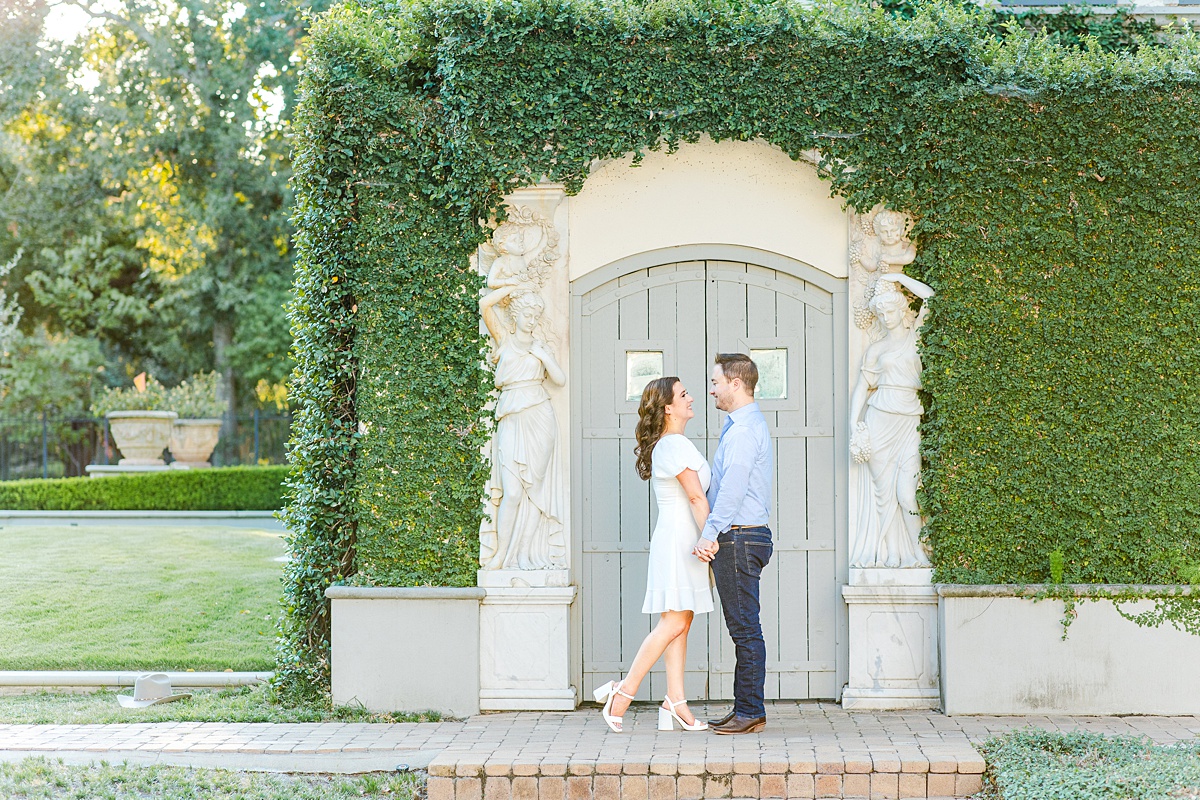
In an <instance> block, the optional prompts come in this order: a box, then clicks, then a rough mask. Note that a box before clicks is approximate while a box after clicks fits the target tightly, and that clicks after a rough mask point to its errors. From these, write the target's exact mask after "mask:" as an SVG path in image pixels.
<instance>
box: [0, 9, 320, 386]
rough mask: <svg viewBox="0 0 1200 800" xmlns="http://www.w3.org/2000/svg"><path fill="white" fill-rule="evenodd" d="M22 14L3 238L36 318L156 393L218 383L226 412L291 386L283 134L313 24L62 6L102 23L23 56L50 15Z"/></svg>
mask: <svg viewBox="0 0 1200 800" xmlns="http://www.w3.org/2000/svg"><path fill="white" fill-rule="evenodd" d="M24 2H25V5H24V6H23V7H22V8H20V9H18V10H19V11H21V13H20V14H18V17H20V18H21V19H22V20H24V21H25V23H23V24H22V25H18V26H16V27H17V28H20V29H21V30H23V31H25V35H24V37H23V38H22V37H19V36H17V35H16V34H12V35H9V34H5V35H4V38H3V39H0V49H3V50H5V51H7V52H6V53H5V55H3V56H0V65H3V68H4V70H5V71H4V73H3V86H4V89H5V90H6V93H8V94H9V95H10V97H9V99H6V100H2V101H0V115H2V118H0V122H2V123H3V124H4V127H5V130H6V132H7V133H8V135H9V137H10V139H15V140H16V141H17V144H18V146H16V147H10V148H8V151H7V152H8V154H9V157H8V158H7V159H6V160H0V173H5V172H7V173H8V174H15V175H16V176H17V179H16V180H13V181H10V182H9V187H8V188H9V191H8V192H7V193H6V194H5V196H4V200H3V202H2V204H0V214H3V215H4V218H5V220H6V222H7V223H9V224H8V226H7V229H6V232H5V233H4V234H0V236H5V237H7V238H8V239H9V242H8V244H9V246H10V247H11V246H13V245H16V244H17V243H21V244H26V245H27V249H29V250H31V251H36V257H35V258H33V259H31V263H30V265H29V266H28V272H27V279H26V283H27V286H28V295H29V297H28V299H29V301H30V304H29V308H30V316H31V317H32V319H33V320H37V319H45V320H48V321H50V324H51V326H52V327H53V328H57V329H62V330H67V331H71V332H74V333H77V334H81V335H82V334H87V335H95V336H96V337H97V338H99V339H100V340H101V341H102V342H104V343H105V344H106V346H107V347H108V348H109V350H110V353H112V354H115V355H116V356H117V357H118V358H119V359H120V360H121V361H123V362H125V363H126V364H129V365H131V366H136V367H145V368H148V369H150V370H151V371H152V372H155V373H156V374H157V375H159V376H160V377H162V378H163V379H165V380H167V381H170V380H172V379H176V378H181V377H184V376H185V375H187V374H189V373H191V372H195V371H197V370H200V369H210V368H216V369H217V370H218V371H219V372H220V373H221V374H222V376H223V388H224V392H225V395H226V397H227V398H228V399H229V402H230V405H231V407H232V406H233V405H234V404H235V403H236V400H237V398H238V397H239V395H240V397H241V398H242V399H243V400H244V399H246V398H247V397H248V396H249V395H250V393H251V392H252V391H253V389H254V387H255V386H256V384H258V383H259V382H260V381H265V382H266V383H268V384H275V383H279V382H281V381H282V380H284V379H285V377H286V376H287V374H288V373H289V371H290V365H289V361H288V356H287V351H288V345H289V342H290V335H289V331H288V325H287V321H286V318H285V317H284V314H283V311H282V306H283V303H284V302H285V300H286V298H287V295H288V290H289V284H290V278H291V260H292V256H291V249H290V226H289V223H288V219H287V214H288V204H289V191H288V186H287V181H288V178H289V176H290V164H289V161H288V155H287V148H288V145H287V143H286V141H285V139H284V136H283V129H284V125H285V124H286V121H287V116H288V113H289V109H290V106H291V96H292V93H293V83H294V82H293V75H294V73H295V69H296V67H295V64H296V62H297V61H298V59H299V56H300V54H299V50H298V42H299V40H300V37H301V35H302V34H303V23H302V15H303V13H305V11H306V9H298V8H296V7H295V6H285V5H284V4H283V3H282V2H279V0H264V2H261V3H257V4H254V5H252V6H249V7H247V6H245V5H243V4H242V3H238V2H232V1H231V0H191V1H190V2H179V3H176V2H169V1H168V0H130V2H125V3H121V4H111V3H88V2H84V1H83V0H78V1H76V0H70V1H69V2H66V3H64V4H65V5H72V6H76V7H78V8H81V9H83V10H84V11H85V12H87V14H88V15H89V16H90V17H91V18H92V19H93V21H94V23H95V25H94V26H93V27H92V28H90V29H88V31H87V32H85V34H84V35H83V36H81V37H80V39H79V40H77V41H76V42H74V43H71V44H67V45H55V44H53V43H49V42H46V41H42V42H41V43H40V44H38V45H37V46H36V47H34V48H32V49H31V48H30V47H29V44H28V39H29V35H28V30H27V29H28V28H29V27H30V26H29V25H28V24H27V21H28V20H29V19H35V20H40V18H41V16H43V15H44V14H45V12H46V6H45V5H43V4H41V3H39V2H35V0H24ZM10 13H11V10H10ZM13 53H23V54H24V55H25V56H26V58H24V59H19V58H17V57H16V56H14V55H13ZM31 73H32V74H31ZM4 163H7V165H8V166H7V170H6V167H5V166H4ZM14 164H15V168H14V166H13V165H14ZM0 179H2V178H0ZM3 244H4V242H3V240H2V239H0V245H3ZM0 252H3V251H0Z"/></svg>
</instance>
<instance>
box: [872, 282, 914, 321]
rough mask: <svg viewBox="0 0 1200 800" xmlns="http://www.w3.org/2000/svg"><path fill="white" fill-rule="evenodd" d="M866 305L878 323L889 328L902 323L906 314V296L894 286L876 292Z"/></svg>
mask: <svg viewBox="0 0 1200 800" xmlns="http://www.w3.org/2000/svg"><path fill="white" fill-rule="evenodd" d="M892 285H893V286H894V285H895V284H892ZM868 305H869V306H870V308H871V311H872V312H874V314H875V317H876V319H878V320H879V322H880V324H882V325H883V327H884V328H886V329H889V330H890V329H892V328H894V327H896V326H897V325H899V324H901V323H903V322H904V318H905V317H906V316H907V314H908V298H907V297H905V296H904V293H903V292H901V291H900V290H899V289H895V288H892V289H888V290H886V291H883V292H880V293H878V294H876V295H875V296H874V297H872V298H871V302H870V303H869V304H868Z"/></svg>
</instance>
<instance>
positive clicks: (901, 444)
mask: <svg viewBox="0 0 1200 800" xmlns="http://www.w3.org/2000/svg"><path fill="white" fill-rule="evenodd" d="M889 284H890V287H889ZM896 284H901V285H903V286H905V287H907V288H909V289H910V290H911V291H912V292H913V294H915V295H917V296H918V297H920V298H922V299H927V298H929V297H932V296H933V290H932V289H930V288H929V287H928V286H926V285H925V284H923V283H921V282H920V281H917V280H915V279H913V278H910V277H908V276H906V275H903V274H901V273H892V274H888V275H882V276H880V278H879V281H878V284H877V286H876V291H875V292H874V296H873V297H872V298H871V300H870V304H869V305H870V309H871V311H872V312H873V313H874V314H875V317H876V320H877V322H878V325H879V327H880V328H881V329H882V330H883V336H882V338H880V339H879V340H878V341H875V342H873V343H872V344H870V345H869V346H868V347H867V350H866V353H865V354H864V355H863V363H862V368H861V370H860V372H859V379H858V385H857V386H855V388H854V392H853V393H852V394H851V396H850V422H851V425H852V428H853V430H852V433H851V439H850V451H851V456H852V457H853V460H854V462H855V463H856V464H858V465H859V466H858V468H857V469H856V470H855V471H856V472H857V473H858V480H859V495H858V496H859V507H858V535H857V538H856V540H855V541H854V542H852V543H851V551H850V565H851V566H853V567H927V566H929V558H928V557H927V556H926V554H925V551H924V548H923V547H922V545H921V541H920V534H921V524H922V522H921V516H920V512H919V511H918V509H917V484H918V480H919V478H920V472H921V454H920V444H921V440H920V436H919V433H918V430H917V428H918V425H919V424H920V422H921V413H922V410H923V409H922V408H921V401H920V399H919V398H918V396H917V391H918V390H919V389H920V388H921V358H920V355H919V354H918V353H917V338H918V330H919V328H920V323H921V321H922V319H923V318H924V313H925V307H924V306H922V309H921V313H920V314H919V315H917V316H916V317H915V319H914V318H913V315H911V314H909V313H908V298H907V297H906V296H905V295H904V294H903V293H902V292H901V291H900V290H899V289H898V288H897V287H896Z"/></svg>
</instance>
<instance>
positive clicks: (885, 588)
mask: <svg viewBox="0 0 1200 800" xmlns="http://www.w3.org/2000/svg"><path fill="white" fill-rule="evenodd" d="M905 573H909V575H906V574H905ZM928 573H929V570H889V569H880V570H873V569H860V570H851V580H852V581H855V582H856V583H857V585H851V586H844V587H842V597H843V598H844V599H845V600H846V604H847V605H848V606H849V610H850V680H849V683H848V685H847V687H846V690H845V691H844V692H843V693H842V707H843V708H844V709H846V710H847V711H883V710H887V709H897V710H900V709H921V708H937V707H938V706H939V705H940V703H941V697H940V694H939V688H938V676H939V670H938V649H937V646H938V635H937V631H938V627H937V626H938V595H937V592H936V591H935V590H934V588H933V587H932V586H930V585H928V584H926V585H924V586H921V585H907V586H906V585H902V584H900V583H898V581H899V580H903V579H905V578H914V579H922V578H923V579H925V580H928Z"/></svg>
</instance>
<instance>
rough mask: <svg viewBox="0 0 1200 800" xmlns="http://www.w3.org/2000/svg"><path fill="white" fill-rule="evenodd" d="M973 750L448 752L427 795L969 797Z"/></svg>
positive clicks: (444, 798)
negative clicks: (713, 755)
mask: <svg viewBox="0 0 1200 800" xmlns="http://www.w3.org/2000/svg"><path fill="white" fill-rule="evenodd" d="M983 768H984V765H983V761H982V760H980V759H979V757H978V755H976V754H975V753H974V752H973V751H972V752H970V753H963V754H962V756H961V757H959V758H954V757H944V758H939V759H938V760H933V761H931V760H929V759H925V758H912V759H904V758H896V757H895V756H892V757H891V758H890V759H889V758H888V757H886V756H885V757H884V758H879V757H876V758H875V759H874V760H872V758H871V757H870V756H866V757H865V758H864V757H855V756H848V757H846V758H843V759H841V760H836V759H832V760H820V761H817V760H816V759H815V758H806V757H801V758H795V757H787V756H785V757H782V758H779V759H778V760H768V759H767V758H765V757H764V758H762V759H761V760H759V759H754V760H751V761H732V760H731V761H720V760H718V761H717V762H715V763H714V762H712V761H708V762H705V763H701V762H699V761H691V762H689V761H684V760H680V759H679V758H678V757H675V758H672V757H671V756H655V757H653V758H652V759H651V760H649V761H647V760H644V758H643V759H642V760H631V761H625V762H620V763H618V762H601V761H595V760H591V759H579V760H572V759H563V758H555V757H547V758H541V759H529V758H528V753H523V754H521V756H517V757H516V758H514V759H511V760H510V759H506V758H504V757H503V756H502V755H501V754H500V753H492V754H490V756H489V757H488V758H487V759H486V761H482V760H481V759H479V758H472V757H471V755H470V754H467V753H443V754H442V755H441V756H439V757H438V758H435V759H434V760H433V762H431V763H430V765H429V785H428V798H429V800H701V798H731V799H733V798H793V797H796V798H834V797H838V798H872V799H874V798H938V799H939V800H941V799H942V798H945V800H950V798H967V797H970V796H972V795H974V794H975V793H977V792H979V791H980V790H981V789H982V788H983V787H982V777H983V776H982V773H983Z"/></svg>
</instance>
